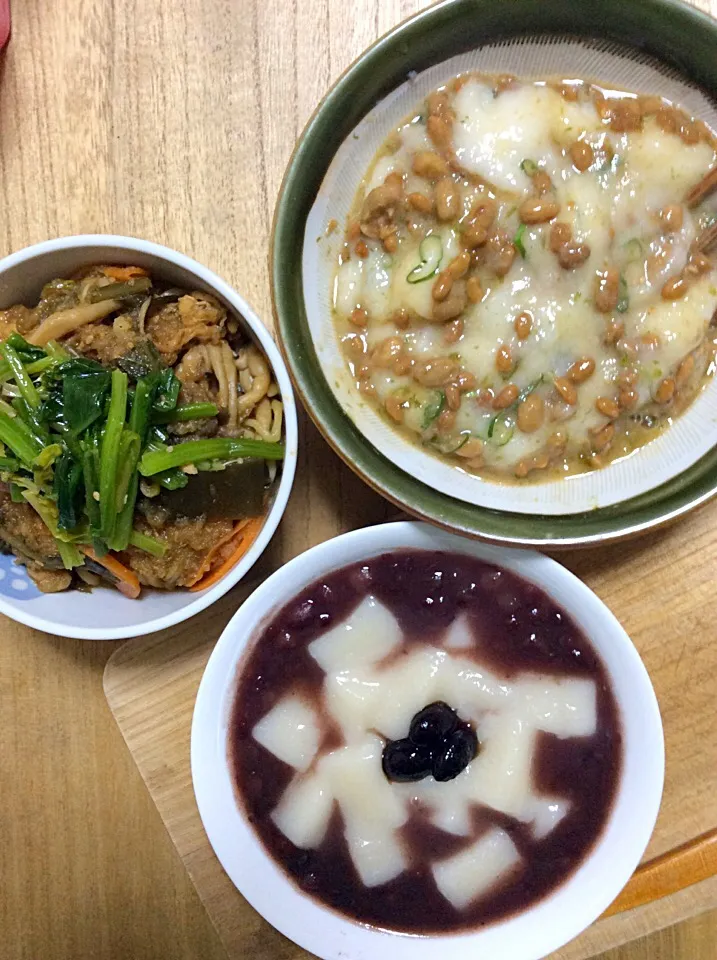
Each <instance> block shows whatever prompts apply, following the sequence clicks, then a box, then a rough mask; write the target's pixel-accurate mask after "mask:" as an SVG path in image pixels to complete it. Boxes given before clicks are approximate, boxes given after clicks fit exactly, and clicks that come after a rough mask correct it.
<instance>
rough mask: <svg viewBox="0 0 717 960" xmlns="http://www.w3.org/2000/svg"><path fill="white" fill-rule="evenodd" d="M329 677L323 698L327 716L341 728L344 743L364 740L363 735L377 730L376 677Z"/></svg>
mask: <svg viewBox="0 0 717 960" xmlns="http://www.w3.org/2000/svg"><path fill="white" fill-rule="evenodd" d="M356 673H357V671H351V672H350V673H331V674H329V675H328V676H327V677H326V681H325V682H324V697H325V701H326V706H327V707H328V710H329V713H330V714H331V716H332V717H333V718H334V720H335V721H336V723H337V724H338V725H339V727H340V728H341V733H342V734H343V738H344V740H345V741H346V743H355V742H356V741H357V740H363V739H364V737H365V736H366V731H367V730H368V729H370V728H371V727H374V728H375V727H376V723H375V722H374V721H373V720H372V719H371V718H372V717H374V716H375V712H376V702H377V700H378V698H379V696H382V695H383V693H382V691H383V684H382V682H381V681H380V680H379V678H378V675H376V676H374V675H373V674H372V673H370V672H369V671H365V672H364V671H362V675H361V676H356Z"/></svg>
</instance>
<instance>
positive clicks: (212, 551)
mask: <svg viewBox="0 0 717 960" xmlns="http://www.w3.org/2000/svg"><path fill="white" fill-rule="evenodd" d="M247 523H249V521H248V520H238V521H237V522H236V523H235V524H234V526H233V527H232V528H231V530H229V531H228V533H225V534H224V536H223V537H220V538H219V539H218V540H217V542H216V543H215V544H213V545H212V546H211V547H210V548H209V550H207V552H206V553H205V555H204V559H203V560H202V562H201V563H200V564H199V566H198V567H197V570H196V572H195V574H194V576H193V577H192V578H191V579H190V580H187V582H186V583H184V584H182V586H185V587H193V586H194V584H195V583H197V582H198V581H199V580H201V579H202V577H203V576H204V574H205V573H207V572H208V571H209V570H210V569H211V566H212V562H213V561H214V559H215V557H216V556H217V554H218V553H219V551H220V550H221V549H222V547H225V546H226V545H227V544H228V543H230V542H231V541H232V540H235V539H236V537H237V535H238V534H239V533H240V532H241V531H242V530H243V529H244V527H245V526H246V525H247Z"/></svg>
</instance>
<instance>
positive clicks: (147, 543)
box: [129, 530, 167, 557]
mask: <svg viewBox="0 0 717 960" xmlns="http://www.w3.org/2000/svg"><path fill="white" fill-rule="evenodd" d="M129 542H130V543H131V544H132V546H133V547H137V549H138V550H144V552H145V553H150V554H151V555H152V556H153V557H163V556H164V555H165V553H166V552H167V547H166V545H165V544H164V543H162V542H161V540H157V539H156V538H155V537H150V536H148V535H147V534H146V533H142V532H141V531H140V530H133V531H132V532H131V534H130V536H129Z"/></svg>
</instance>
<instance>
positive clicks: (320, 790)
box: [271, 774, 334, 850]
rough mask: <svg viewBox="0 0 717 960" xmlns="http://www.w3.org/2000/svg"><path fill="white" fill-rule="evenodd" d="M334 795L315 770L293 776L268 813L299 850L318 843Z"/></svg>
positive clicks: (313, 846) (324, 830) (331, 806)
mask: <svg viewBox="0 0 717 960" xmlns="http://www.w3.org/2000/svg"><path fill="white" fill-rule="evenodd" d="M333 806H334V795H333V792H332V791H331V788H330V785H329V784H328V783H327V782H326V780H325V779H324V778H323V777H321V776H319V775H318V774H309V775H308V776H306V777H300V778H297V779H295V780H294V781H293V782H292V783H290V784H289V786H288V787H287V789H286V790H285V791H284V795H283V796H282V798H281V800H280V801H279V803H278V805H277V806H276V808H275V809H274V811H273V813H272V814H271V819H272V820H273V821H274V823H275V824H276V825H277V827H278V828H279V830H281V832H282V833H283V834H284V836H285V837H288V838H289V840H291V842H292V843H293V844H295V846H297V847H301V848H302V849H303V850H309V849H313V848H315V847H319V846H320V845H321V842H322V841H323V839H324V837H325V836H326V831H327V829H328V826H329V821H330V819H331V811H332V810H333Z"/></svg>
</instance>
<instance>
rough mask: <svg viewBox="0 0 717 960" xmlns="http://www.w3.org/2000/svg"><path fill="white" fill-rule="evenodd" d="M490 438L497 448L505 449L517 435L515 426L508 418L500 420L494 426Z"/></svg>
mask: <svg viewBox="0 0 717 960" xmlns="http://www.w3.org/2000/svg"><path fill="white" fill-rule="evenodd" d="M492 426H493V430H492V432H490V431H489V434H488V435H489V437H490V438H491V440H492V441H493V443H494V444H495V445H496V446H497V447H504V446H505V445H506V443H508V441H509V440H511V439H512V437H513V434H514V433H515V424H514V423H513V422H512V421H511V420H508V419H507V418H506V417H502V418H499V419H498V420H497V422H495V423H494V424H493V425H492Z"/></svg>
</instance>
